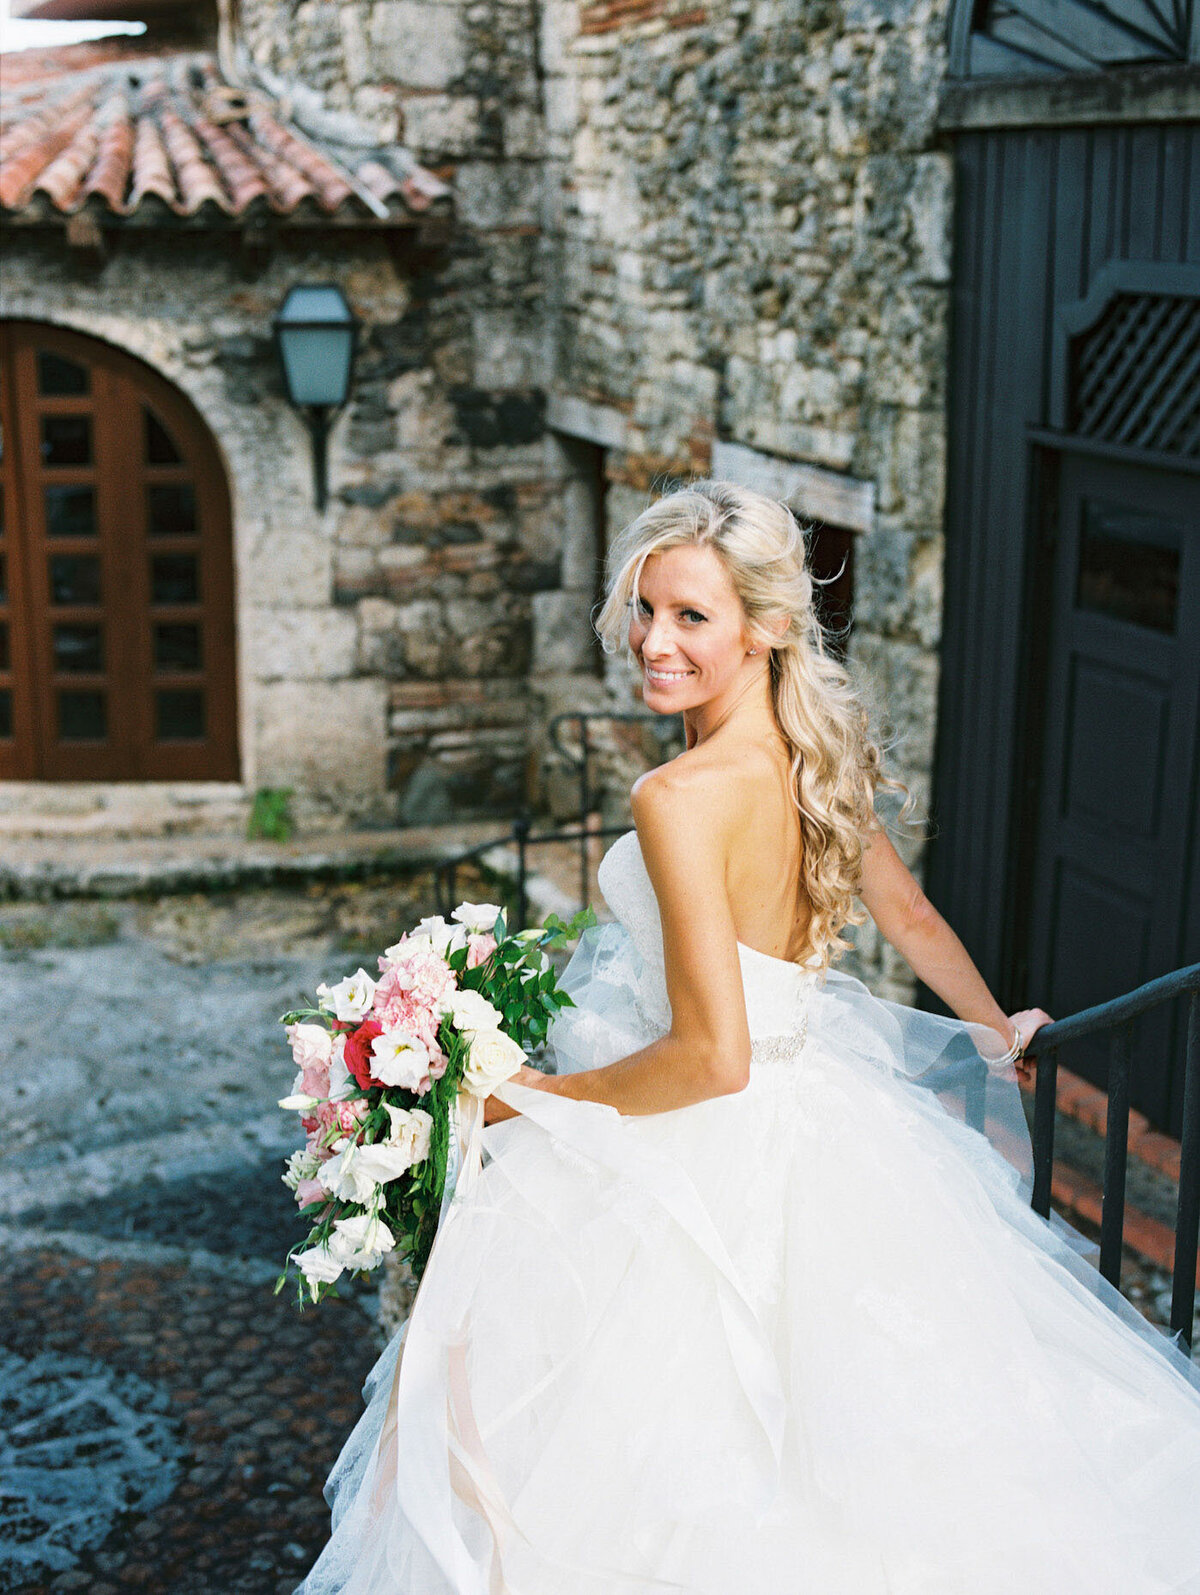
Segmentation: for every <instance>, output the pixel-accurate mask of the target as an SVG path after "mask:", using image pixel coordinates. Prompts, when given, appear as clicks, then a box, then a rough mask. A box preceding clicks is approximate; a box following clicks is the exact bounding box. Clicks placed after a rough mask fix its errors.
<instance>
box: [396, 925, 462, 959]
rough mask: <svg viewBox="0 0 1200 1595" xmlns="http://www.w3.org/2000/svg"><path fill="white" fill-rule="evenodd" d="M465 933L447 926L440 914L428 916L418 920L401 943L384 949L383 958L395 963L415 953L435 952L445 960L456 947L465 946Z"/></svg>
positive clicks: (452, 926) (456, 927) (455, 926)
mask: <svg viewBox="0 0 1200 1595" xmlns="http://www.w3.org/2000/svg"><path fill="white" fill-rule="evenodd" d="M466 940H467V933H466V931H465V930H463V929H462V927H461V926H459V925H448V924H447V923H446V921H445V920H444V919H443V918H442V916H441V915H440V914H429V915H427V916H426V917H425V918H424V919H421V920H418V921H417V923H416V925H414V927H413V928H412V930H410V931H409V933H408V935H407V936H405V937H404V939H403V940H402V941H398V942H396V943H395V944H394V945H393V946H391V947H385V948H384V951H383V956H384V957H385V958H386V959H387V960H388V962H389V963H393V964H394V963H397V962H398V961H399V960H401V959H403V958H404V957H406V956H410V955H411V954H413V953H417V952H430V951H432V952H435V953H437V954H438V956H439V957H441V958H445V957H447V956H448V955H449V954H450V953H452V952H453V951H454V949H455V948H456V947H462V946H464V945H465V944H466Z"/></svg>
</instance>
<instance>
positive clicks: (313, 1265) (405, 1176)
mask: <svg viewBox="0 0 1200 1595" xmlns="http://www.w3.org/2000/svg"><path fill="white" fill-rule="evenodd" d="M451 918H452V920H453V921H454V923H447V921H446V920H445V919H443V918H442V917H441V916H440V915H436V916H434V917H431V918H428V919H423V920H421V922H420V923H419V924H418V925H417V926H416V927H415V929H413V930H412V931H409V932H408V933H407V934H406V935H404V936H402V937H401V938H400V940H399V941H398V942H397V943H396V944H395V946H393V947H389V948H388V949H387V950H386V951H385V952H384V954H383V956H382V957H381V958H380V959H379V978H378V979H377V980H376V979H373V978H372V977H371V976H370V975H368V974H367V972H366V971H365V970H364V969H359V970H357V971H356V972H355V973H354V974H353V975H347V976H346V977H345V978H344V979H343V980H339V981H338V982H337V984H336V985H333V986H328V985H321V986H318V987H317V1006H316V1007H315V1008H297V1009H294V1010H292V1011H291V1012H290V1013H286V1014H284V1015H283V1019H282V1023H283V1024H284V1025H285V1026H286V1033H287V1037H288V1040H289V1042H290V1043H291V1047H292V1056H293V1058H294V1060H295V1063H296V1066H297V1068H298V1070H299V1073H298V1074H297V1076H296V1080H295V1083H294V1085H293V1086H292V1092H291V1095H290V1096H287V1097H284V1098H283V1100H282V1101H281V1102H280V1104H279V1106H280V1107H281V1108H285V1109H288V1110H292V1111H295V1112H296V1113H298V1114H299V1115H300V1123H301V1126H302V1127H303V1129H304V1132H305V1136H306V1140H305V1144H304V1146H303V1147H302V1148H301V1149H300V1150H299V1151H298V1152H294V1153H293V1154H292V1155H291V1157H290V1158H289V1159H288V1160H287V1167H286V1169H285V1171H284V1175H283V1180H284V1184H285V1185H287V1186H288V1188H289V1189H290V1190H292V1191H294V1192H295V1196H296V1201H297V1202H298V1203H299V1206H300V1210H301V1213H302V1214H303V1216H304V1217H305V1218H306V1219H307V1220H308V1221H309V1224H310V1226H311V1228H310V1231H309V1235H308V1239H307V1241H306V1242H305V1244H304V1246H303V1248H300V1249H297V1250H293V1251H292V1252H290V1253H289V1255H288V1264H289V1265H290V1264H294V1265H295V1268H296V1270H297V1292H298V1295H299V1299H300V1303H301V1305H303V1304H304V1301H305V1290H306V1289H307V1291H308V1294H309V1295H310V1296H311V1298H312V1300H313V1301H314V1302H315V1301H320V1300H321V1299H322V1297H323V1296H325V1295H328V1294H334V1295H336V1290H335V1289H334V1286H335V1283H336V1281H337V1280H338V1279H339V1278H340V1277H341V1275H342V1274H343V1273H344V1272H346V1271H349V1272H350V1273H363V1272H367V1271H369V1270H371V1269H373V1268H377V1267H378V1266H379V1264H380V1263H381V1262H382V1261H383V1258H384V1257H385V1256H386V1255H387V1253H389V1252H392V1251H395V1252H397V1254H398V1255H399V1256H402V1257H406V1258H407V1259H408V1260H409V1262H410V1263H411V1266H412V1269H413V1273H414V1275H415V1276H416V1278H417V1279H418V1280H419V1279H420V1277H421V1274H422V1272H423V1270H424V1268H425V1264H426V1262H427V1260H428V1258H429V1251H430V1248H431V1247H432V1245H433V1241H434V1237H435V1235H436V1234H437V1228H438V1224H439V1222H440V1219H441V1216H442V1214H443V1213H444V1211H445V1209H446V1208H447V1207H448V1205H449V1203H450V1201H451V1199H452V1197H453V1192H454V1188H455V1175H456V1173H457V1170H458V1168H459V1167H461V1166H464V1165H465V1166H470V1165H471V1160H472V1157H475V1158H476V1159H477V1156H478V1152H477V1148H478V1134H479V1130H480V1128H481V1126H482V1120H483V1099H484V1098H485V1097H487V1096H489V1095H490V1094H491V1093H492V1092H493V1091H494V1090H495V1088H496V1087H497V1086H498V1085H499V1084H500V1083H501V1082H502V1081H504V1080H507V1079H510V1078H511V1077H512V1076H513V1075H514V1074H516V1072H517V1070H518V1069H520V1068H521V1066H522V1065H523V1064H524V1063H525V1061H526V1053H527V1052H529V1051H531V1050H533V1049H534V1048H535V1047H537V1046H538V1045H539V1044H540V1043H541V1042H543V1041H545V1039H546V1032H547V1029H548V1027H549V1023H550V1020H551V1019H552V1018H553V1016H554V1014H555V1013H556V1012H557V1011H558V1010H559V1009H560V1008H563V1007H566V1006H569V1005H571V999H570V997H569V996H568V995H567V994H566V992H565V991H563V990H562V989H561V987H560V986H559V984H558V976H557V974H556V972H555V969H554V966H553V964H552V963H551V961H550V958H549V956H548V955H549V953H550V952H551V951H552V950H554V949H555V948H557V947H561V946H562V945H563V944H564V943H565V942H567V941H568V940H570V939H572V938H574V937H575V936H578V935H579V934H580V932H581V931H582V930H583V929H584V928H585V927H586V926H587V925H589V924H592V923H594V919H595V916H594V915H593V914H592V912H591V910H590V909H585V910H583V912H581V913H579V914H576V915H575V916H574V918H573V919H571V920H570V921H569V922H566V923H564V922H563V921H562V920H561V919H559V918H558V917H557V915H551V916H550V918H549V919H548V920H547V922H546V924H545V925H544V926H543V927H542V928H540V929H536V930H526V931H521V932H519V933H517V934H515V935H510V934H509V932H508V929H507V927H506V924H505V917H504V914H503V911H502V910H501V909H499V908H497V907H496V906H495V905H494V904H492V903H461V904H460V905H459V906H458V907H457V908H456V909H455V910H454V912H453V914H452V916H451ZM288 1273H289V1270H288V1267H287V1266H285V1268H284V1271H283V1273H282V1274H281V1275H280V1277H279V1282H278V1284H277V1285H276V1290H277V1291H278V1290H280V1289H281V1288H282V1287H283V1285H284V1284H285V1283H286V1281H287V1278H288Z"/></svg>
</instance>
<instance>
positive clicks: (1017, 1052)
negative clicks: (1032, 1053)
mask: <svg viewBox="0 0 1200 1595" xmlns="http://www.w3.org/2000/svg"><path fill="white" fill-rule="evenodd" d="M1024 1056H1025V1043H1024V1042H1023V1041H1022V1040H1021V1031H1020V1028H1019V1027H1018V1026H1017V1025H1014V1026H1013V1038H1012V1040H1011V1041H1010V1042H1009V1046H1008V1051H1007V1052H1006V1053H1005V1054H1004V1056H1003V1057H1002V1058H1001V1059H1000V1062H1001V1063H1002V1064H1003V1063H1013V1064H1015V1063H1019V1062H1020V1060H1021V1059H1022V1058H1023V1057H1024Z"/></svg>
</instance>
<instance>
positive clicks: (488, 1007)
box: [437, 991, 504, 1030]
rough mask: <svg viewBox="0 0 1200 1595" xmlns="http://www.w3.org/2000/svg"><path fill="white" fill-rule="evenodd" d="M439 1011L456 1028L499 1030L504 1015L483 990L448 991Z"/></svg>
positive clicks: (439, 1006)
mask: <svg viewBox="0 0 1200 1595" xmlns="http://www.w3.org/2000/svg"><path fill="white" fill-rule="evenodd" d="M437 1011H438V1013H439V1014H441V1015H442V1016H443V1017H446V1018H449V1019H450V1021H451V1023H452V1024H453V1025H454V1028H455V1029H456V1030H499V1028H500V1026H501V1024H502V1023H503V1021H504V1016H503V1014H502V1013H501V1012H500V1010H499V1008H497V1007H496V1006H495V1005H494V1004H493V1003H490V1002H489V1001H488V1000H487V998H486V997H485V996H484V995H483V993H482V992H481V991H448V992H447V993H446V995H445V996H444V997H443V998H442V1000H441V1002H439V1003H438V1007H437Z"/></svg>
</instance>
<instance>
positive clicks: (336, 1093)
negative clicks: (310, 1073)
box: [329, 1036, 358, 1102]
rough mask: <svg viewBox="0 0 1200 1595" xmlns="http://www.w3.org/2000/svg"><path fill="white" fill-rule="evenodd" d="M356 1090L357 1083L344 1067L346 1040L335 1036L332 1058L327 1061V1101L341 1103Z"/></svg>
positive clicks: (343, 1037)
mask: <svg viewBox="0 0 1200 1595" xmlns="http://www.w3.org/2000/svg"><path fill="white" fill-rule="evenodd" d="M357 1090H358V1081H357V1080H356V1079H355V1078H354V1076H353V1075H352V1074H351V1073H350V1071H349V1069H347V1067H346V1038H345V1036H336V1037H335V1038H334V1043H333V1057H332V1058H330V1060H329V1100H330V1102H343V1101H345V1099H346V1098H347V1097H348V1096H349V1095H350V1094H351V1092H354V1091H357Z"/></svg>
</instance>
